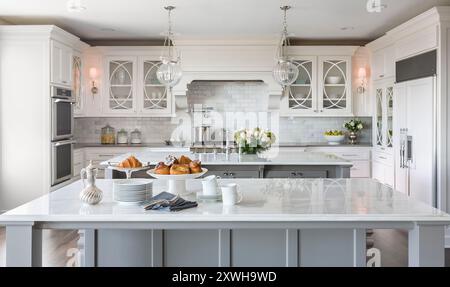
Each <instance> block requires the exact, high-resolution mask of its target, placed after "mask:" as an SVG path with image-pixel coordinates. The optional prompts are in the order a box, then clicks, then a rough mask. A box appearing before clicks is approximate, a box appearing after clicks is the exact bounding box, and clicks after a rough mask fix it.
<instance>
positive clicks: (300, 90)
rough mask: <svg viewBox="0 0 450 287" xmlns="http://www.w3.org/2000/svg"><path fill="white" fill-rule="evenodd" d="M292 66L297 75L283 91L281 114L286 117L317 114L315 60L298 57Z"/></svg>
mask: <svg viewBox="0 0 450 287" xmlns="http://www.w3.org/2000/svg"><path fill="white" fill-rule="evenodd" d="M294 64H295V65H296V66H297V68H298V70H299V74H298V77H297V79H296V81H295V82H294V83H293V84H292V85H291V86H290V87H288V88H286V90H285V94H284V96H283V102H282V106H283V112H284V113H285V114H286V115H314V114H316V113H317V82H316V79H317V68H316V67H317V66H316V65H317V58H316V57H301V58H300V57H299V58H296V59H295V60H294Z"/></svg>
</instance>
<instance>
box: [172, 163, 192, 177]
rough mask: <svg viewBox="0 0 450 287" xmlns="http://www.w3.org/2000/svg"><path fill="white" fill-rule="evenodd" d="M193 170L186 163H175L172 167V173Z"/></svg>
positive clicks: (185, 172) (186, 172)
mask: <svg viewBox="0 0 450 287" xmlns="http://www.w3.org/2000/svg"><path fill="white" fill-rule="evenodd" d="M190 173H191V170H190V169H189V165H186V164H174V165H172V167H171V168H170V174H172V175H176V174H190Z"/></svg>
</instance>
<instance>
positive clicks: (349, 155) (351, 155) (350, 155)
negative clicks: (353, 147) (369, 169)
mask: <svg viewBox="0 0 450 287" xmlns="http://www.w3.org/2000/svg"><path fill="white" fill-rule="evenodd" d="M342 156H348V157H353V156H358V155H357V154H343V155H342Z"/></svg>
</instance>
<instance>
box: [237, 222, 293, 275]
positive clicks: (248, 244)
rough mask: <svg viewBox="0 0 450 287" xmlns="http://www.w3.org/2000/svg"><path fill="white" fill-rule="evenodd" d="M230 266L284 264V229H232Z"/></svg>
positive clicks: (279, 265) (273, 265) (280, 265)
mask: <svg viewBox="0 0 450 287" xmlns="http://www.w3.org/2000/svg"><path fill="white" fill-rule="evenodd" d="M231 266H232V267H247V266H254V267H284V266H286V230H257V229H252V230H232V231H231Z"/></svg>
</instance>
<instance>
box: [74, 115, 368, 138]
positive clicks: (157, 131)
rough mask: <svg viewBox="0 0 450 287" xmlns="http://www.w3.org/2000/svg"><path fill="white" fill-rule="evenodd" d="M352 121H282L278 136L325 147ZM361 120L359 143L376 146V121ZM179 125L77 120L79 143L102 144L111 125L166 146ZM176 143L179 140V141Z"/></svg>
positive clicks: (161, 120) (162, 120)
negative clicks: (331, 136)
mask: <svg viewBox="0 0 450 287" xmlns="http://www.w3.org/2000/svg"><path fill="white" fill-rule="evenodd" d="M350 119H351V118H342V117H329V118H312V117H308V118H280V120H279V128H278V129H279V130H278V132H276V133H277V137H278V140H279V143H286V144H293V143H296V144H308V143H325V142H326V141H325V139H324V136H323V133H324V132H325V131H326V130H330V129H332V130H342V131H344V130H345V129H344V128H343V127H342V126H343V124H344V122H346V121H348V120H350ZM360 119H361V120H363V121H364V122H365V129H364V130H363V131H362V132H361V134H360V136H359V141H360V142H361V143H365V144H370V143H371V142H372V138H371V135H372V119H371V118H360ZM179 122H180V121H179V119H177V118H173V119H171V118H77V119H75V137H76V140H77V142H79V143H98V142H100V133H101V128H102V127H104V126H105V125H106V124H109V125H111V126H112V127H114V128H115V129H116V132H117V131H119V130H120V129H122V128H123V129H125V130H127V131H128V132H129V133H130V132H131V131H133V130H134V129H135V128H137V129H139V130H140V131H141V132H142V141H143V142H144V143H163V142H164V140H168V139H171V137H172V134H173V133H174V131H175V129H177V127H178V123H179ZM178 128H179V127H178ZM185 132H186V133H188V132H189V131H185ZM172 139H173V138H172ZM175 140H177V139H176V138H175Z"/></svg>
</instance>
